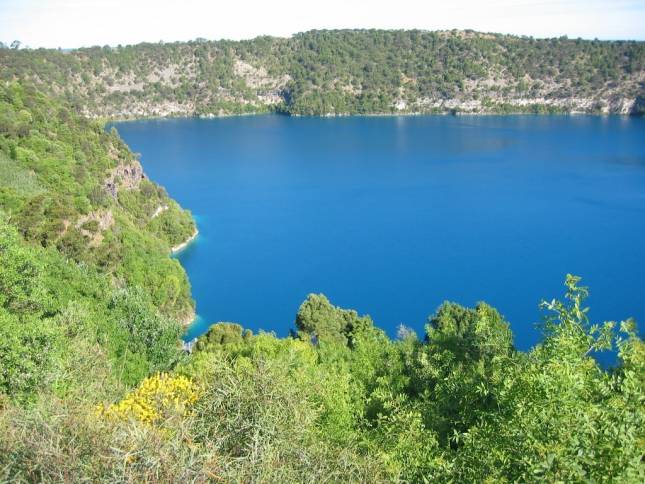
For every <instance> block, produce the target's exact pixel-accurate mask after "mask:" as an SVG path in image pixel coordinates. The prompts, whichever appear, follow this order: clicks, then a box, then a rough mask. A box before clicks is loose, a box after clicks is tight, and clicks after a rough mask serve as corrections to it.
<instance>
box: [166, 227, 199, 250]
mask: <svg viewBox="0 0 645 484" xmlns="http://www.w3.org/2000/svg"><path fill="white" fill-rule="evenodd" d="M198 235H199V230H198V229H197V227H195V231H194V232H193V234H192V235H191V236H190V237H188V238H187V239H186V240H184V241H183V242H182V243H181V244H178V245H175V246H174V247H171V248H170V255H176V254H177V253H179V252H181V251H182V250H184V249H185V248H186V247H188V246H189V245H190V244H191V243H192V242H194V240H195V239H196V238H197V236H198Z"/></svg>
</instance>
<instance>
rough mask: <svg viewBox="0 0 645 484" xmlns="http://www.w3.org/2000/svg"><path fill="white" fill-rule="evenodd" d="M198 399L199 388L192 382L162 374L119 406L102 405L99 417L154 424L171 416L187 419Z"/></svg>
mask: <svg viewBox="0 0 645 484" xmlns="http://www.w3.org/2000/svg"><path fill="white" fill-rule="evenodd" d="M198 398H199V388H198V387H197V385H196V384H195V383H194V382H193V381H192V380H191V379H189V378H187V377H185V376H182V375H177V376H173V375H168V374H166V373H159V374H157V375H154V376H151V377H149V378H146V379H145V380H143V381H142V382H141V384H140V385H139V386H138V387H137V388H136V389H134V390H133V391H131V392H130V393H128V394H127V395H126V396H125V398H124V399H123V400H121V401H120V402H117V403H113V404H111V405H108V406H103V405H100V406H99V407H97V413H98V414H99V415H102V416H105V417H106V418H109V419H114V420H129V419H135V420H138V421H140V422H143V423H145V424H155V423H157V422H158V421H160V420H162V419H164V418H167V417H169V416H171V415H180V416H186V415H187V414H188V411H189V408H190V407H191V406H192V405H193V404H194V403H195V402H196V401H197V399H198Z"/></svg>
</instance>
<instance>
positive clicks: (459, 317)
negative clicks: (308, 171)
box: [0, 39, 645, 483]
mask: <svg viewBox="0 0 645 484" xmlns="http://www.w3.org/2000/svg"><path fill="white" fill-rule="evenodd" d="M267 42H269V43H270V42H273V40H271V39H268V40H267ZM16 54H18V55H17V57H16V58H21V57H20V56H23V55H24V56H27V55H31V54H33V53H29V52H26V53H23V52H19V53H12V54H11V55H16ZM3 55H4V54H3ZM54 55H62V56H67V55H70V54H62V53H61V54H54ZM73 55H76V54H73ZM24 58H25V59H26V58H27V57H24ZM70 58H71V57H70ZM27 72H30V71H28V70H27V71H25V72H23V74H22V76H23V77H29V78H30V79H32V80H35V77H36V74H35V72H36V71H34V72H32V74H31V75H26V73H27ZM36 84H37V85H40V87H41V88H45V87H46V86H44V85H43V84H42V82H40V83H39V82H36ZM55 87H56V84H55V83H53V82H52V83H51V86H50V88H48V90H50V91H51V89H54V88H55ZM70 95H71V94H70ZM146 95H148V94H146ZM64 97H65V96H63V97H61V96H51V95H48V94H46V93H43V92H41V91H40V90H39V89H38V88H37V87H34V84H32V83H31V82H29V81H26V80H21V81H17V82H15V81H13V82H5V81H2V83H0V481H1V482H154V483H157V482H285V483H288V482H370V483H372V482H374V483H379V482H445V483H454V482H466V483H469V482H473V483H475V482H477V483H478V482H545V481H546V482H621V483H623V482H624V483H632V482H633V483H637V482H638V483H640V482H643V481H644V480H645V462H644V461H643V449H644V442H645V405H644V403H645V344H643V341H642V339H641V338H640V337H639V333H638V330H637V328H636V323H635V322H634V321H633V320H626V321H622V322H620V323H615V322H604V323H598V324H594V323H593V322H592V321H590V320H589V317H588V314H589V313H588V312H587V308H586V306H585V299H586V297H587V295H588V291H587V288H585V287H584V286H582V285H581V281H580V279H579V278H578V277H575V276H567V278H566V280H565V287H564V291H565V293H564V297H563V298H562V299H558V298H555V299H551V297H553V295H550V294H549V295H546V296H549V301H550V302H548V303H547V302H545V303H543V304H542V308H543V310H544V316H545V319H544V324H543V326H542V328H541V330H542V334H543V338H542V341H541V342H540V343H539V344H538V345H536V346H535V347H534V348H532V349H530V350H529V351H526V352H522V351H518V350H517V349H516V348H515V346H514V344H513V334H512V332H511V329H510V325H509V324H508V322H507V321H506V320H505V319H504V317H503V316H502V315H501V314H500V312H498V311H497V310H496V309H495V308H493V307H491V306H489V305H488V304H486V303H483V302H482V303H479V304H477V305H476V306H475V307H473V308H467V307H463V306H460V305H458V304H455V303H451V302H446V303H444V304H442V305H441V306H440V307H439V308H438V309H436V310H435V308H428V313H429V317H428V321H427V325H426V328H425V329H426V330H425V334H424V335H416V334H414V332H412V331H411V330H409V329H407V328H405V327H401V330H400V332H399V335H398V337H397V338H396V339H391V338H389V337H388V336H387V335H386V334H385V333H384V331H382V330H381V329H379V328H378V326H377V323H378V322H376V323H375V322H374V321H372V319H371V318H370V316H368V315H359V314H358V313H357V312H356V311H353V310H349V309H343V308H340V307H337V306H334V305H333V304H332V303H331V302H330V301H329V300H328V299H327V298H326V297H325V296H324V295H320V294H311V295H309V296H308V297H307V299H306V300H305V301H304V302H303V303H302V305H301V306H300V308H299V310H298V312H297V314H295V315H294V329H293V332H292V334H291V335H290V336H289V337H286V338H277V337H275V336H274V335H273V334H267V333H260V334H252V333H251V332H250V331H248V330H244V329H243V327H242V326H241V325H239V324H234V323H217V324H213V325H212V326H211V328H210V330H209V331H208V332H207V333H206V334H205V335H204V336H202V337H201V338H199V339H198V341H197V342H196V344H195V345H194V347H193V348H192V352H191V353H188V352H186V351H183V350H182V345H181V342H180V337H181V334H182V326H181V321H182V320H184V319H189V318H190V316H191V315H192V311H193V303H192V301H191V298H190V286H189V283H188V281H187V279H186V275H185V273H184V271H183V269H182V268H181V266H180V265H179V264H178V262H177V261H175V260H173V259H171V258H170V257H169V252H170V250H171V247H173V246H175V245H176V244H178V243H180V242H181V241H183V240H186V239H187V238H188V237H190V236H191V234H193V233H194V230H195V226H194V222H193V221H192V218H191V216H190V214H189V213H188V212H186V211H184V210H183V209H182V208H181V207H179V206H178V205H177V204H176V202H174V201H173V200H171V199H170V198H169V197H168V196H167V194H166V193H165V191H164V190H163V189H162V188H161V187H159V186H158V185H156V184H155V183H154V182H152V181H150V180H148V179H147V177H146V176H145V174H144V173H143V171H142V169H141V166H140V164H139V163H138V161H137V160H136V157H135V156H134V155H133V154H132V152H131V151H130V150H129V149H128V147H127V146H126V145H125V144H124V143H123V141H122V140H121V139H120V138H119V136H118V133H117V132H116V131H114V130H112V131H110V132H106V131H105V129H104V126H103V125H102V124H101V123H99V122H97V121H93V120H89V119H87V118H85V117H83V116H79V115H78V114H77V113H76V111H77V110H79V108H82V107H83V106H82V105H79V104H76V105H72V104H70V103H69V101H67V100H65V99H64ZM76 102H77V103H78V102H80V101H79V100H78V99H76ZM87 106H88V108H87V109H90V108H91V106H94V107H95V108H96V106H100V104H95V105H92V104H88V105H87ZM106 106H110V104H107V105H106ZM80 110H81V111H82V110H83V109H80ZM166 207H167V208H166ZM213 277H218V275H217V274H214V275H213ZM525 277H531V274H527V275H526V276H525ZM536 302H537V301H536ZM432 311H434V312H432ZM602 351H614V352H615V354H616V355H617V362H616V365H615V367H613V368H609V369H606V368H603V367H601V366H600V365H599V364H598V362H597V361H596V360H595V359H594V357H593V355H594V354H596V353H598V352H602Z"/></svg>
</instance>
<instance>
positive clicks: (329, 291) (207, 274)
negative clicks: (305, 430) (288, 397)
mask: <svg viewBox="0 0 645 484" xmlns="http://www.w3.org/2000/svg"><path fill="white" fill-rule="evenodd" d="M116 126H117V128H118V130H119V132H120V134H121V136H122V137H123V138H124V139H125V140H126V142H127V143H128V144H129V145H130V146H131V148H132V149H133V150H134V151H137V152H139V153H141V160H142V162H143V165H144V168H145V170H146V172H147V173H148V175H149V176H150V177H151V178H152V179H153V180H155V181H156V182H158V183H160V184H161V185H164V186H165V187H166V188H167V190H168V192H169V194H170V195H171V196H172V197H173V198H175V199H176V200H178V201H179V202H180V203H181V204H182V205H183V206H184V207H186V208H188V209H190V210H191V211H192V212H193V213H194V214H195V216H196V220H197V222H198V226H199V230H200V236H199V237H198V239H197V240H196V242H195V243H194V244H193V245H191V246H190V247H189V248H188V249H187V250H185V251H184V252H182V253H181V254H180V255H179V256H178V257H179V260H180V261H181V263H182V264H183V266H184V267H185V268H186V270H187V272H188V275H189V277H190V281H191V284H192V288H193V296H194V298H195V300H196V302H197V312H198V314H199V318H198V320H197V321H196V322H195V323H194V324H193V326H192V327H191V328H190V329H189V331H188V334H187V338H191V337H193V336H196V335H198V334H200V333H202V332H204V331H205V330H206V329H207V328H208V326H209V325H210V324H211V323H213V322H216V321H235V322H239V323H241V324H243V325H244V326H245V327H248V328H250V329H253V330H255V331H257V330H259V329H264V330H267V331H274V332H276V333H277V334H278V335H286V334H287V333H288V331H289V329H290V328H293V327H294V317H295V314H296V312H297V310H298V307H299V305H300V303H301V302H302V301H303V300H304V299H305V297H306V296H307V294H308V293H311V292H322V293H324V294H326V295H327V296H328V297H329V298H330V300H331V301H332V302H333V303H334V304H336V305H339V306H343V307H349V308H354V309H356V310H357V311H358V312H359V313H368V314H370V315H371V316H372V318H373V319H374V321H375V322H376V324H377V325H378V326H380V327H381V328H384V329H385V330H387V332H388V333H389V334H390V335H392V336H395V335H396V331H397V327H398V325H399V324H401V323H403V324H405V325H407V326H410V327H412V328H413V329H415V330H416V331H417V332H418V333H420V334H423V331H424V329H423V328H424V324H425V322H426V318H427V316H428V315H430V314H432V313H433V312H434V311H435V309H436V308H437V307H438V306H439V305H440V304H441V302H442V301H444V300H452V301H456V302H459V303H461V304H464V305H473V304H475V303H476V302H477V301H480V300H484V301H486V302H488V303H490V304H492V305H493V306H495V307H497V308H498V309H499V310H500V312H501V313H502V314H503V315H504V316H505V317H506V318H507V320H508V321H509V322H510V323H511V326H512V328H513V330H514V334H515V342H516V345H517V346H518V347H519V348H521V349H526V348H528V347H530V346H531V345H533V344H534V343H536V342H537V341H538V340H539V339H540V333H539V331H538V330H537V329H536V323H537V322H539V321H540V318H541V313H540V310H539V309H538V303H539V302H540V300H541V299H543V298H547V299H550V298H553V297H561V296H562V295H563V291H564V288H563V281H564V277H565V275H566V273H567V272H569V273H574V274H577V275H580V276H582V277H583V283H585V284H586V285H588V286H590V289H591V297H590V298H589V300H588V303H589V305H590V306H591V312H590V314H591V317H592V319H594V320H603V319H614V320H620V319H624V318H627V317H629V316H633V317H635V318H636V319H637V320H639V321H641V322H643V321H645V119H637V118H622V117H590V116H569V117H567V116H508V117H504V116H484V117H474V116H473V117H467V116H458V117H451V116H424V117H350V118H335V119H332V118H323V119H321V118H290V117H286V116H277V115H267V116H256V117H236V118H223V119H213V120H198V119H179V120H152V121H136V122H126V123H119V124H117V125H116Z"/></svg>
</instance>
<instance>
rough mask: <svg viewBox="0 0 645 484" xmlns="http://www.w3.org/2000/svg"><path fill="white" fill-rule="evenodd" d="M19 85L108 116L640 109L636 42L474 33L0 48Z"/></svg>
mask: <svg viewBox="0 0 645 484" xmlns="http://www.w3.org/2000/svg"><path fill="white" fill-rule="evenodd" d="M11 79H23V80H27V81H29V82H31V83H34V84H36V85H38V86H40V87H42V88H44V89H46V90H48V91H50V92H51V93H52V94H54V95H58V96H62V97H65V98H66V99H72V100H73V102H74V104H75V105H76V106H77V109H78V110H79V111H80V112H81V113H82V114H83V115H85V116H86V117H99V118H108V119H123V118H143V117H171V116H202V117H215V116H221V115H231V114H251V113H258V112H266V111H271V110H277V111H280V112H285V113H289V114H294V115H324V116H326V115H330V116H333V115H345V114H355V113H360V114H391V113H395V114H396V113H400V114H418V113H450V112H463V113H513V112H535V113H542V112H571V113H577V112H580V113H597V114H636V113H642V111H643V110H642V101H640V100H641V99H642V98H643V97H645V90H644V86H645V42H636V41H616V42H608V41H587V40H580V39H576V40H573V39H566V38H563V39H533V38H528V37H515V36H508V35H501V34H486V33H478V32H472V31H456V30H455V31H437V32H427V31H387V30H335V31H310V32H304V33H301V34H296V35H294V36H293V37H291V38H288V39H284V38H272V37H258V38H256V39H253V40H249V41H240V42H233V41H206V40H203V39H201V40H196V41H191V42H177V43H172V44H163V43H160V44H139V45H135V46H125V47H121V46H119V47H102V48H99V47H93V48H87V49H79V50H73V51H69V52H58V51H55V50H47V49H39V50H34V51H29V50H14V49H0V80H11Z"/></svg>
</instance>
